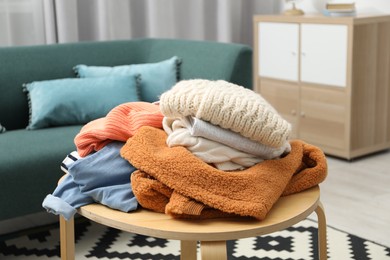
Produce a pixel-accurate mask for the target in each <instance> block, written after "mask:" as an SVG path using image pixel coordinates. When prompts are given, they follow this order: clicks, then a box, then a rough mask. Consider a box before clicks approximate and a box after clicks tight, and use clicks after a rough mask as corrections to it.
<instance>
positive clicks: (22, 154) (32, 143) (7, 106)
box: [0, 39, 252, 221]
mask: <svg viewBox="0 0 390 260" xmlns="http://www.w3.org/2000/svg"><path fill="white" fill-rule="evenodd" d="M175 55H176V56H178V57H180V58H181V59H182V64H181V73H180V78H181V79H193V78H204V79H211V80H216V79H224V80H226V81H230V82H232V83H236V84H238V85H241V86H244V87H248V88H251V87H252V82H251V81H252V76H251V75H252V50H251V48H250V47H248V46H245V45H240V44H227V43H216V42H201V41H190V40H174V39H133V40H121V41H106V42H80V43H70V44H56V45H42V46H23V47H2V48H0V62H1V66H0V124H1V125H2V126H3V127H4V128H5V129H6V131H5V132H3V133H0V193H1V195H0V221H2V220H8V219H11V218H15V217H22V216H25V215H27V214H33V213H39V212H44V209H43V208H42V206H41V204H42V200H43V198H44V197H45V196H46V195H47V194H49V193H52V192H53V190H54V188H55V187H56V183H57V181H58V179H59V178H60V177H61V176H62V175H63V172H62V171H61V169H60V164H61V162H62V160H63V159H64V158H65V156H66V155H67V154H68V153H69V152H71V151H74V150H75V145H74V142H73V139H74V137H75V135H76V134H77V133H78V132H79V130H80V128H81V127H82V125H69V126H57V127H49V128H43V129H39V130H26V126H27V125H28V122H29V106H28V101H27V97H26V93H24V92H23V91H22V85H23V84H24V83H29V82H32V81H42V80H50V79H61V78H71V77H76V75H75V73H74V71H73V67H74V66H75V65H77V64H87V65H96V66H115V65H123V64H140V63H154V62H159V61H161V60H165V59H168V58H170V57H172V56H175Z"/></svg>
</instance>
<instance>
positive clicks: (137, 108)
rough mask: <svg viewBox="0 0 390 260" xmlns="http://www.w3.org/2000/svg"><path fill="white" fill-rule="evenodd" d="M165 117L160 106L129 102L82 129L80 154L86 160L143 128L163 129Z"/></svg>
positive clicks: (78, 139) (79, 146)
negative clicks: (92, 153) (94, 153)
mask: <svg viewBox="0 0 390 260" xmlns="http://www.w3.org/2000/svg"><path fill="white" fill-rule="evenodd" d="M162 119H163V115H162V114H161V112H160V108H159V106H158V105H155V104H152V103H148V102H129V103H124V104H121V105H119V106H117V107H115V108H113V109H112V110H111V111H110V112H109V113H108V114H107V116H106V117H103V118H99V119H96V120H93V121H91V122H89V123H88V124H86V125H85V126H83V128H82V129H81V130H80V133H79V134H77V135H76V137H75V139H74V142H75V144H76V147H77V152H78V153H79V154H80V156H82V157H85V156H87V155H88V154H90V153H91V152H93V151H99V150H100V149H102V148H103V147H104V146H105V145H106V144H108V143H109V142H111V141H114V140H116V141H123V142H126V141H127V139H129V138H130V137H132V136H133V135H134V134H135V132H136V131H137V130H138V129H139V128H140V127H142V126H152V127H156V128H162Z"/></svg>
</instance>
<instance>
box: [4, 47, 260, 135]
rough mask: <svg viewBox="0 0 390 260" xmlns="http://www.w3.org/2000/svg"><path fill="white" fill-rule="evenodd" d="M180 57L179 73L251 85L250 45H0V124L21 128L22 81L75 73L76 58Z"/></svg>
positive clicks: (24, 109) (90, 61)
mask: <svg viewBox="0 0 390 260" xmlns="http://www.w3.org/2000/svg"><path fill="white" fill-rule="evenodd" d="M175 55H176V56H178V57H180V58H182V60H183V62H182V65H181V79H194V78H203V79H210V80H217V79H223V80H226V81H229V82H232V83H235V84H238V85H241V86H244V87H247V88H252V50H251V48H250V47H248V46H246V45H241V44H230V43H229V44H228V43H217V42H206V41H191V40H177V39H135V40H121V41H106V42H79V43H68V44H53V45H40V46H19V47H2V48H0V62H1V66H0V124H2V125H3V126H4V127H6V128H7V130H12V129H21V128H25V127H26V126H27V124H28V103H27V98H26V95H25V93H23V91H22V85H23V84H24V83H29V82H32V81H40V80H50V79H60V78H70V77H76V76H75V73H74V71H73V67H74V66H75V65H77V64H86V65H95V66H115V65H124V64H138V63H151V62H158V61H162V60H164V59H168V58H170V57H172V56H175Z"/></svg>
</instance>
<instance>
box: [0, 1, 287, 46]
mask: <svg viewBox="0 0 390 260" xmlns="http://www.w3.org/2000/svg"><path fill="white" fill-rule="evenodd" d="M279 11H280V1H279V0H114V1H113V0H0V31H1V33H0V45H2V46H4V45H6V46H7V45H31V44H44V43H65V42H77V41H102V40H116V39H130V38H141V37H154V38H182V39H194V40H211V41H221V42H237V43H244V44H249V45H251V44H252V37H253V36H252V35H253V31H252V28H253V26H252V17H253V15H255V14H274V13H279ZM3 32H4V33H3Z"/></svg>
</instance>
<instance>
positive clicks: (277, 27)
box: [257, 22, 299, 81]
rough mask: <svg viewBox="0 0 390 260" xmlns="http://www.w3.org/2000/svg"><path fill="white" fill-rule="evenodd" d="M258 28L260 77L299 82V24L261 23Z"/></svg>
mask: <svg viewBox="0 0 390 260" xmlns="http://www.w3.org/2000/svg"><path fill="white" fill-rule="evenodd" d="M258 28H259V32H258V37H259V38H258V43H259V46H258V50H259V51H258V55H259V56H258V57H257V59H258V61H259V66H258V67H259V71H258V73H259V75H260V76H262V77H269V78H276V79H282V80H290V81H298V47H299V26H298V24H293V23H271V22H260V23H259V26H258Z"/></svg>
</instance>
